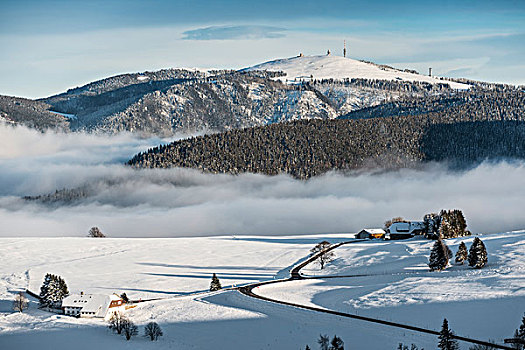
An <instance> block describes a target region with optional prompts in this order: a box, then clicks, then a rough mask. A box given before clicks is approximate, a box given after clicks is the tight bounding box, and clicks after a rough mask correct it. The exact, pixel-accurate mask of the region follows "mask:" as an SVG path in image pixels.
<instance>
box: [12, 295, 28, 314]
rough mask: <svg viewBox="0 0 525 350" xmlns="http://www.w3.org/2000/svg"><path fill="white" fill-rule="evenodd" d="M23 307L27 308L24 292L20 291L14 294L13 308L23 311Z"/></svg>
mask: <svg viewBox="0 0 525 350" xmlns="http://www.w3.org/2000/svg"><path fill="white" fill-rule="evenodd" d="M25 309H27V298H26V296H25V294H24V292H20V293H18V294H17V295H16V296H15V300H14V301H13V310H15V311H18V312H23V311H24V310H25Z"/></svg>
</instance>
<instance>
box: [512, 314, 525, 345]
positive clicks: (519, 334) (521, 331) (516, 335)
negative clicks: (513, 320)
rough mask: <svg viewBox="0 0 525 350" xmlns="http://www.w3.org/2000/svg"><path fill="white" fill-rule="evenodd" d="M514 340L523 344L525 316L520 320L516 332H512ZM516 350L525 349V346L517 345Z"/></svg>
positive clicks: (524, 338)
mask: <svg viewBox="0 0 525 350" xmlns="http://www.w3.org/2000/svg"><path fill="white" fill-rule="evenodd" d="M514 339H519V340H521V341H522V342H524V343H525V315H523V318H522V319H521V324H520V326H519V328H518V329H516V332H514ZM516 349H519V350H522V349H525V345H524V344H517V346H516Z"/></svg>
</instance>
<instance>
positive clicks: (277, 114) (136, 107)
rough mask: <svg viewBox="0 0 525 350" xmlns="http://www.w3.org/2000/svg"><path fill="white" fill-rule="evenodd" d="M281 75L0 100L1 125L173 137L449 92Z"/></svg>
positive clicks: (228, 75)
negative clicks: (289, 79)
mask: <svg viewBox="0 0 525 350" xmlns="http://www.w3.org/2000/svg"><path fill="white" fill-rule="evenodd" d="M282 74H283V73H282V72H265V71H229V70H220V71H195V70H184V69H166V70H161V71H157V72H143V73H132V74H123V75H118V76H114V77H110V78H107V79H103V80H99V81H96V82H93V83H90V84H87V85H85V86H82V87H78V88H74V89H70V90H68V91H67V92H65V93H62V94H59V95H56V96H52V97H49V98H45V99H42V100H37V101H33V100H28V99H18V100H17V103H18V105H17V107H16V108H13V105H12V103H11V102H10V101H11V100H12V98H7V97H3V98H2V99H0V113H2V115H1V117H2V118H3V119H4V120H5V121H8V122H11V123H14V124H22V125H26V126H29V127H37V128H39V129H46V128H52V129H62V130H70V131H88V132H107V133H118V132H121V131H128V132H134V133H139V134H141V135H146V136H148V135H157V136H171V135H174V134H176V133H197V132H201V131H219V132H220V131H226V130H231V129H235V128H246V127H252V126H261V125H268V124H273V123H279V122H283V121H293V120H303V119H334V118H337V117H338V116H341V115H345V114H347V113H349V112H352V111H355V110H359V109H362V108H366V107H370V106H375V105H378V104H380V103H383V102H386V101H391V100H396V99H399V98H402V97H429V96H433V95H436V94H440V95H441V94H442V95H448V94H451V93H453V92H454V91H455V90H452V89H450V87H449V85H448V84H447V83H446V82H444V83H441V82H439V83H434V84H431V83H428V82H420V81H397V80H377V79H362V78H361V79H357V78H354V79H350V78H344V79H300V80H297V81H292V82H288V83H284V82H282V81H281V80H279V79H277V78H278V77H280V76H281V75H282ZM35 106H38V108H35ZM21 110H23V111H26V112H27V113H20V111H21ZM52 112H56V113H52Z"/></svg>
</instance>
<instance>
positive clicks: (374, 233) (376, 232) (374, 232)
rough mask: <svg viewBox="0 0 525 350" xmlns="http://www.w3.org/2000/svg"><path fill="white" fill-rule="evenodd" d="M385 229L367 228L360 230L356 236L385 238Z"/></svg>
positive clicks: (359, 237)
mask: <svg viewBox="0 0 525 350" xmlns="http://www.w3.org/2000/svg"><path fill="white" fill-rule="evenodd" d="M385 233H386V232H385V230H383V229H382V228H365V229H363V230H361V231H359V232H358V233H357V234H356V235H355V238H358V239H373V238H385Z"/></svg>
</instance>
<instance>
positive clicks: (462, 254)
mask: <svg viewBox="0 0 525 350" xmlns="http://www.w3.org/2000/svg"><path fill="white" fill-rule="evenodd" d="M467 257H468V251H467V246H466V244H465V242H461V243H460V244H459V247H458V251H457V252H456V263H458V264H459V263H461V265H463V262H464V261H465V260H467Z"/></svg>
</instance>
